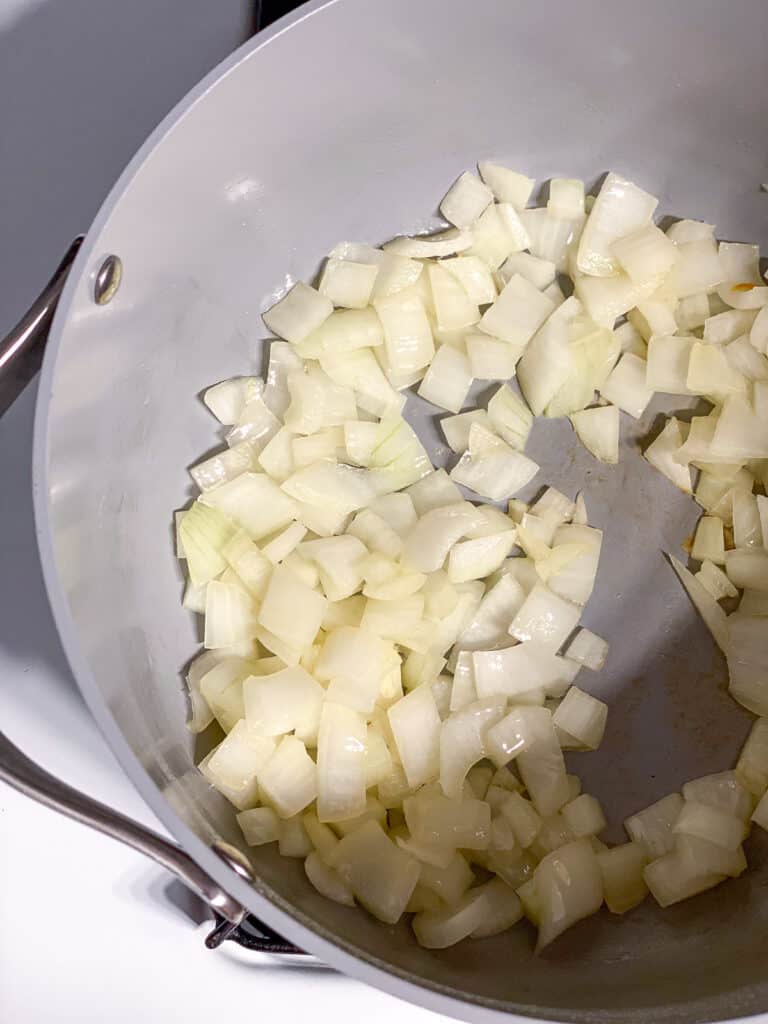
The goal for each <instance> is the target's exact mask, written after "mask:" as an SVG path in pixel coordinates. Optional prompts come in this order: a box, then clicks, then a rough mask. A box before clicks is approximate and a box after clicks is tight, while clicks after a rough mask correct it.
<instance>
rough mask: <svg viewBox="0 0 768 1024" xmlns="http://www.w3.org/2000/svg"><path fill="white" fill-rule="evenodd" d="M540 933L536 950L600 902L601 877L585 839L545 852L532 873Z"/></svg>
mask: <svg viewBox="0 0 768 1024" xmlns="http://www.w3.org/2000/svg"><path fill="white" fill-rule="evenodd" d="M533 877H534V882H535V892H536V909H537V917H538V926H539V935H538V941H537V943H536V949H537V951H539V950H541V949H543V948H544V947H545V946H547V945H549V943H550V942H552V941H553V940H554V939H556V938H557V937H558V935H560V934H562V932H564V931H565V930H566V929H567V928H570V927H571V925H573V924H575V923H576V922H577V921H581V920H582V918H585V917H588V916H589V915H590V914H594V913H596V912H597V911H598V910H599V909H600V906H601V904H602V902H603V881H602V876H601V873H600V868H599V865H598V862H597V858H596V856H595V853H594V851H593V849H592V847H591V845H590V843H589V841H588V840H586V839H577V840H576V841H575V842H572V843H567V844H566V845H565V846H561V847H560V849H558V850H555V851H554V852H553V853H549V854H547V856H546V857H544V859H543V860H542V861H541V863H540V864H539V866H538V867H537V868H536V871H535V873H534V876H533Z"/></svg>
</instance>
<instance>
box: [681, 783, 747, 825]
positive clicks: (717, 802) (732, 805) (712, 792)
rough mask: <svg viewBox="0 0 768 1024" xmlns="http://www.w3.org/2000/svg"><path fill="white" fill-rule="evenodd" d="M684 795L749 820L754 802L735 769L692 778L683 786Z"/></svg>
mask: <svg viewBox="0 0 768 1024" xmlns="http://www.w3.org/2000/svg"><path fill="white" fill-rule="evenodd" d="M683 797H684V798H685V800H686V801H693V802H695V803H698V804H703V805H705V806H707V807H714V808H715V809H717V810H719V811H722V812H723V813H724V814H727V815H729V816H732V817H735V818H739V819H740V820H741V821H747V820H748V818H749V816H750V814H751V812H752V807H753V804H754V800H753V798H752V795H751V794H750V793H749V791H748V790H747V789H746V788H745V786H744V785H743V784H742V782H741V781H740V779H739V776H738V773H737V772H735V771H728V772H719V773H718V774H716V775H704V776H702V778H700V779H692V780H691V781H690V782H686V783H685V785H684V786H683Z"/></svg>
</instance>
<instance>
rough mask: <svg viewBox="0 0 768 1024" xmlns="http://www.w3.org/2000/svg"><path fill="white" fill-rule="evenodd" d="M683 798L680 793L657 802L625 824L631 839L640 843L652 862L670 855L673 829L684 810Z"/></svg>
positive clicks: (672, 843)
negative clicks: (667, 854)
mask: <svg viewBox="0 0 768 1024" xmlns="http://www.w3.org/2000/svg"><path fill="white" fill-rule="evenodd" d="M683 802H684V801H683V798H682V797H681V796H680V794H679V793H670V794H669V796H665V797H663V798H662V799H661V800H657V801H656V803H655V804H651V805H650V807H646V808H645V809H644V810H642V811H638V812H637V814H633V815H631V817H629V818H627V820H626V821H625V822H624V828H625V829H626V830H627V835H628V836H629V837H630V839H631V840H632V841H633V842H635V843H638V844H639V845H640V846H641V847H642V848H643V849H644V850H645V852H646V854H647V856H648V858H649V859H650V860H653V859H655V858H656V857H662V856H664V854H666V853H669V852H670V850H672V848H673V846H674V833H673V831H672V830H673V828H674V826H675V822H676V821H677V819H678V818H679V816H680V812H681V811H682V809H683Z"/></svg>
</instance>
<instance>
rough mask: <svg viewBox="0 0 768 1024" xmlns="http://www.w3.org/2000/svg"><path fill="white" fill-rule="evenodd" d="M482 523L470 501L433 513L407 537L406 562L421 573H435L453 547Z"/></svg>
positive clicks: (416, 525)
mask: <svg viewBox="0 0 768 1024" xmlns="http://www.w3.org/2000/svg"><path fill="white" fill-rule="evenodd" d="M482 523H483V519H482V516H481V514H480V513H479V512H478V510H477V509H476V508H475V507H474V506H473V505H471V504H470V503H469V502H468V501H462V502H457V503H456V504H454V505H446V506H443V507H441V508H436V509H431V510H430V511H428V512H426V513H425V514H424V515H423V516H422V517H421V519H419V521H418V522H417V523H416V524H415V525H414V527H413V528H412V529H411V531H410V532H409V534H408V536H407V537H406V539H405V546H404V548H403V556H402V557H403V561H404V562H406V563H407V564H408V565H410V566H412V567H413V568H414V569H417V570H418V571H419V572H435V570H437V569H440V568H442V566H443V563H444V562H445V559H446V558H447V556H448V552H449V551H450V549H451V548H452V547H453V545H454V544H455V543H456V542H457V541H458V540H460V539H461V538H462V537H464V536H466V534H467V533H468V532H469V531H470V530H473V529H475V528H476V527H478V526H481V525H482Z"/></svg>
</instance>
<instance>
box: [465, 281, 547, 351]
mask: <svg viewBox="0 0 768 1024" xmlns="http://www.w3.org/2000/svg"><path fill="white" fill-rule="evenodd" d="M554 308H555V307H554V304H553V303H552V301H551V300H550V299H548V298H547V297H546V296H545V295H542V293H541V292H540V291H539V290H538V289H537V288H534V286H533V285H532V284H531V283H530V281H526V279H525V278H524V277H522V276H521V275H520V274H515V275H514V276H513V277H511V278H510V279H509V281H508V282H507V284H506V285H505V286H504V289H503V291H502V292H501V294H500V295H499V297H498V299H496V301H495V302H494V303H493V305H492V306H490V307H489V309H487V310H486V312H485V313H484V314H483V317H482V319H481V320H480V324H479V327H480V330H481V331H485V333H486V334H490V335H493V337H495V338H501V339H502V341H508V342H511V343H512V344H515V345H525V344H526V343H527V342H528V341H530V339H531V338H532V337H533V335H534V334H535V333H536V331H537V330H538V329H539V327H541V325H542V324H543V323H544V321H545V320H546V319H547V317H548V316H549V315H550V314H551V313H552V311H553V310H554Z"/></svg>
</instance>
